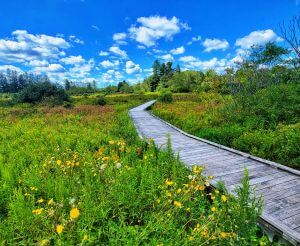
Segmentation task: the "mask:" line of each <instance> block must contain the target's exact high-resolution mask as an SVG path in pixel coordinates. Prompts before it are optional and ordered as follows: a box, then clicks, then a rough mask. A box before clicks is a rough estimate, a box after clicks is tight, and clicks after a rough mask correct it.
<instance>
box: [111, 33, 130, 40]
mask: <svg viewBox="0 0 300 246" xmlns="http://www.w3.org/2000/svg"><path fill="white" fill-rule="evenodd" d="M126 37H127V34H126V33H125V32H119V33H115V34H114V35H113V40H114V41H118V40H124V39H126Z"/></svg>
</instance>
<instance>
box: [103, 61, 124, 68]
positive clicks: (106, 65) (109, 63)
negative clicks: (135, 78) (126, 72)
mask: <svg viewBox="0 0 300 246" xmlns="http://www.w3.org/2000/svg"><path fill="white" fill-rule="evenodd" d="M119 64H120V62H119V61H118V60H116V61H109V60H105V61H102V62H100V65H101V66H102V67H104V68H113V67H118V66H119Z"/></svg>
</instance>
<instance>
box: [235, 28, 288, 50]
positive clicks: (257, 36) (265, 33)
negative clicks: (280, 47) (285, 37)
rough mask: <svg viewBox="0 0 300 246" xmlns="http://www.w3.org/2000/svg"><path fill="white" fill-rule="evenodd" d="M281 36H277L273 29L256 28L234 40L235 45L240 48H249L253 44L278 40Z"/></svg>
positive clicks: (280, 39)
mask: <svg viewBox="0 0 300 246" xmlns="http://www.w3.org/2000/svg"><path fill="white" fill-rule="evenodd" d="M279 41H282V38H281V37H279V36H278V35H277V34H276V33H275V32H274V31H273V30H271V29H267V30H258V31H253V32H251V33H249V34H248V35H247V36H245V37H242V38H239V39H237V40H236V42H235V45H236V46H239V47H241V48H242V49H249V48H251V46H253V45H263V44H265V43H268V42H279Z"/></svg>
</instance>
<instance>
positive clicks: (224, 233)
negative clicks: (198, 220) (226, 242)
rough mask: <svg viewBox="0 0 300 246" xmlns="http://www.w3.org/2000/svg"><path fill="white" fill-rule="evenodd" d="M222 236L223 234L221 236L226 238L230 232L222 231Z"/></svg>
mask: <svg viewBox="0 0 300 246" xmlns="http://www.w3.org/2000/svg"><path fill="white" fill-rule="evenodd" d="M220 236H221V238H226V237H227V236H228V233H226V232H223V231H222V232H221V233H220Z"/></svg>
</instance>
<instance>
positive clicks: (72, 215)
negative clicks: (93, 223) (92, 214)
mask: <svg viewBox="0 0 300 246" xmlns="http://www.w3.org/2000/svg"><path fill="white" fill-rule="evenodd" d="M79 214H80V213H79V210H78V208H72V209H71V211H70V218H71V219H77V218H78V217H79Z"/></svg>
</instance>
